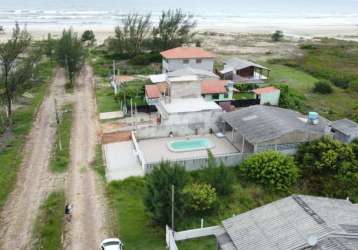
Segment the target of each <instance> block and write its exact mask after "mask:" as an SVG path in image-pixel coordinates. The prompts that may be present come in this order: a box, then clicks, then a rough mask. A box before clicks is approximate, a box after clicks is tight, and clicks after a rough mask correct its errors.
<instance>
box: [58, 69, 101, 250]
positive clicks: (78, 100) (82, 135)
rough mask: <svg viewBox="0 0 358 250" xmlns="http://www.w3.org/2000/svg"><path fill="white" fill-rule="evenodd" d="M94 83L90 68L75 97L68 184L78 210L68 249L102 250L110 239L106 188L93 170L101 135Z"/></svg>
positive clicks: (83, 74)
mask: <svg viewBox="0 0 358 250" xmlns="http://www.w3.org/2000/svg"><path fill="white" fill-rule="evenodd" d="M92 81H93V73H92V69H91V68H90V67H89V66H87V65H86V66H85V67H84V68H83V69H82V71H81V73H80V75H79V77H78V79H77V85H76V88H75V93H74V95H75V96H74V102H75V103H74V104H75V113H74V114H75V115H74V120H73V127H72V132H71V166H70V170H69V173H68V180H67V181H68V183H67V187H68V191H67V197H68V199H69V201H70V202H71V203H73V205H74V210H73V220H72V222H71V223H69V224H68V225H67V228H66V233H65V243H64V247H65V249H73V250H90V249H98V248H99V244H100V242H101V240H103V239H104V238H105V236H106V222H105V211H106V201H105V196H104V190H103V185H102V183H101V180H100V178H99V176H98V175H97V174H96V173H95V172H94V170H93V169H91V167H90V163H91V161H92V160H93V159H94V155H95V147H96V142H97V131H98V129H97V128H98V124H97V118H96V109H95V99H94V96H93V95H94V94H93V85H92Z"/></svg>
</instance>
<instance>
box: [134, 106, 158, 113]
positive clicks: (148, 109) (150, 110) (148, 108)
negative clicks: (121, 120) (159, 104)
mask: <svg viewBox="0 0 358 250" xmlns="http://www.w3.org/2000/svg"><path fill="white" fill-rule="evenodd" d="M134 108H135V109H136V110H137V112H139V113H147V114H150V113H155V112H157V111H158V110H157V108H156V107H155V106H154V105H141V106H136V107H135V106H133V109H134ZM127 110H131V106H130V105H129V106H127Z"/></svg>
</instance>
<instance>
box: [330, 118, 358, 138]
mask: <svg viewBox="0 0 358 250" xmlns="http://www.w3.org/2000/svg"><path fill="white" fill-rule="evenodd" d="M332 128H333V129H335V130H338V131H340V132H342V133H343V134H345V135H351V134H355V133H357V131H358V123H356V122H354V121H351V120H349V119H342V120H338V121H334V122H333V123H332Z"/></svg>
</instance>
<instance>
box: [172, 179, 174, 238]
mask: <svg viewBox="0 0 358 250" xmlns="http://www.w3.org/2000/svg"><path fill="white" fill-rule="evenodd" d="M172 230H173V231H174V185H172Z"/></svg>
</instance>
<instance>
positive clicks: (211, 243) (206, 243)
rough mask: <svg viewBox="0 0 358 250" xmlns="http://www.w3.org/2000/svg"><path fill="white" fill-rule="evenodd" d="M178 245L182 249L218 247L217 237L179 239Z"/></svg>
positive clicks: (203, 249)
mask: <svg viewBox="0 0 358 250" xmlns="http://www.w3.org/2000/svg"><path fill="white" fill-rule="evenodd" d="M177 246H178V249H180V250H193V249H195V250H210V249H212V250H215V249H216V247H217V246H216V239H215V237H204V238H198V239H193V240H184V241H178V242H177Z"/></svg>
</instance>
